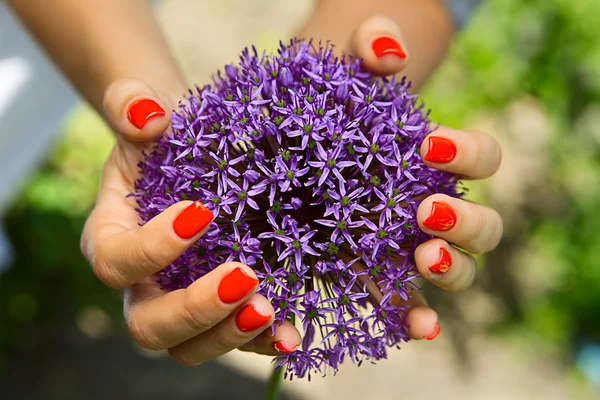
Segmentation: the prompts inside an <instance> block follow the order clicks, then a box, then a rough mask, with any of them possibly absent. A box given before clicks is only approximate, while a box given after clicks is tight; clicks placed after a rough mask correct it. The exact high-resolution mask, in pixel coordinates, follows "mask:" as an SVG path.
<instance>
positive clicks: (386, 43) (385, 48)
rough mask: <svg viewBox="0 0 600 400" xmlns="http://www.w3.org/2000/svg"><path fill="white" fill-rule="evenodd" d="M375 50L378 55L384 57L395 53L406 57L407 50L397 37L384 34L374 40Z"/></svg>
mask: <svg viewBox="0 0 600 400" xmlns="http://www.w3.org/2000/svg"><path fill="white" fill-rule="evenodd" d="M372 46H373V52H374V53H375V55H376V56H377V57H383V56H385V55H386V54H394V55H396V56H398V57H400V58H406V52H405V51H404V49H403V48H402V46H401V45H400V43H398V42H397V41H396V40H395V39H393V38H391V37H389V36H382V37H380V38H377V39H375V40H374V41H373V44H372Z"/></svg>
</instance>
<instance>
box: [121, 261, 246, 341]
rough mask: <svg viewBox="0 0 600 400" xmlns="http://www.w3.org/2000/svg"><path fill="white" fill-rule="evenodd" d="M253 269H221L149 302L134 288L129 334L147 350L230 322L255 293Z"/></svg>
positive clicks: (128, 311) (129, 297)
mask: <svg viewBox="0 0 600 400" xmlns="http://www.w3.org/2000/svg"><path fill="white" fill-rule="evenodd" d="M257 285H258V279H257V278H256V274H255V273H254V271H253V270H252V268H250V267H248V266H246V265H244V264H241V263H237V262H229V263H225V264H222V265H220V266H219V267H217V268H215V269H214V270H213V271H211V272H210V273H208V274H206V275H205V276H203V277H202V278H199V279H198V280H196V281H195V282H194V283H193V284H191V285H190V286H189V287H188V288H186V289H180V290H175V291H172V292H168V293H165V294H163V295H160V296H157V297H153V298H150V299H146V298H145V296H146V294H147V293H148V291H147V290H146V289H145V288H144V287H143V286H141V287H137V286H134V287H133V288H132V289H131V290H129V291H128V292H127V295H126V298H125V304H126V317H127V323H128V326H129V330H130V331H131V335H132V336H133V337H134V338H135V340H136V341H137V342H138V343H139V344H140V345H141V346H142V347H145V348H148V349H153V350H160V349H167V348H171V347H173V346H176V345H178V344H180V343H182V342H184V341H186V340H188V339H190V338H192V337H195V336H197V335H199V334H201V333H202V332H205V331H207V330H209V329H210V328H212V327H213V326H215V325H217V324H218V323H219V322H221V321H222V320H224V319H225V318H227V316H229V315H230V314H231V313H232V312H233V311H234V310H235V309H236V308H238V307H239V306H240V305H241V304H242V303H244V301H246V300H247V299H248V298H250V296H252V294H253V293H254V292H255V291H256V286H257Z"/></svg>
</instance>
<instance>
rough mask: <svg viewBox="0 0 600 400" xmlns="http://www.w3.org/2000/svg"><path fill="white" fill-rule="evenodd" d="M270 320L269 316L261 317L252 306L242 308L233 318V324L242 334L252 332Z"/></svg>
mask: <svg viewBox="0 0 600 400" xmlns="http://www.w3.org/2000/svg"><path fill="white" fill-rule="evenodd" d="M270 319H271V316H270V315H262V314H260V313H259V312H258V311H257V310H256V307H254V304H248V305H246V306H244V308H242V309H241V310H240V312H238V314H237V315H236V317H235V324H236V325H237V327H238V328H239V329H240V331H242V332H251V331H254V330H256V329H258V328H260V327H261V326H263V325H264V324H266V323H267V322H268V321H269V320H270Z"/></svg>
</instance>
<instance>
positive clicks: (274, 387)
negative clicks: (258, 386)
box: [266, 367, 284, 400]
mask: <svg viewBox="0 0 600 400" xmlns="http://www.w3.org/2000/svg"><path fill="white" fill-rule="evenodd" d="M283 371H284V368H283V367H282V368H279V369H275V370H273V373H272V374H271V377H270V378H269V381H268V382H267V396H266V400H279V399H280V398H281V382H282V381H283Z"/></svg>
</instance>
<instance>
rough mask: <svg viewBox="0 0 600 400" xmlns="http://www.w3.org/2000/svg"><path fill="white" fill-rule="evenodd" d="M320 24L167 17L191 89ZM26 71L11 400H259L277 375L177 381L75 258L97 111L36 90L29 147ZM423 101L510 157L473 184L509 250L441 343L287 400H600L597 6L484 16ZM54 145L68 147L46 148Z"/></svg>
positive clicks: (7, 204)
mask: <svg viewBox="0 0 600 400" xmlns="http://www.w3.org/2000/svg"><path fill="white" fill-rule="evenodd" d="M0 7H2V5H1V4H0ZM311 7H312V2H311V1H308V0H303V1H301V0H286V1H272V0H255V1H252V2H248V1H244V0H205V1H193V0H164V1H162V2H161V3H160V4H159V5H158V6H157V8H156V11H157V14H158V16H159V19H160V21H161V23H162V25H163V28H164V30H165V32H166V34H167V36H168V38H169V40H170V42H171V44H172V47H173V49H174V52H175V54H176V56H177V58H178V59H179V60H180V61H181V65H182V66H183V68H184V70H185V72H186V73H187V74H188V76H189V77H190V78H191V81H192V82H199V83H204V82H206V81H207V80H208V79H209V78H210V76H211V74H213V73H214V72H215V71H216V70H217V69H218V68H219V67H221V66H222V65H224V64H225V63H227V62H232V61H235V60H236V59H237V54H238V53H239V51H240V50H241V49H242V48H243V47H245V46H247V45H250V44H255V45H256V46H257V47H258V48H265V49H267V50H272V49H274V48H275V47H276V45H277V42H278V40H279V39H286V38H289V37H290V35H292V34H293V33H294V31H295V30H297V29H298V28H299V26H300V25H301V24H302V22H303V21H304V19H305V18H306V17H307V16H308V15H309V13H310V10H311ZM0 11H2V10H0ZM0 17H2V12H0ZM199 19H201V20H202V24H200V23H198V21H199ZM9 23H12V22H11V21H10V20H9V19H7V17H6V16H5V17H4V20H3V19H2V18H0V49H1V48H2V46H9V45H10V41H9V40H8V39H11V38H7V37H6V36H4V37H3V36H2V28H6V27H7V26H9V25H8V24H9ZM216 33H218V34H216ZM205 38H210V40H205ZM11 41H12V40H11ZM19 51H23V52H26V53H27V54H28V55H31V54H34V53H35V51H34V48H33V46H31V48H29V47H27V46H21V47H20V48H19ZM32 57H34V56H32ZM19 60H20V58H14V57H13V58H12V59H11V58H10V57H9V58H7V59H0V119H1V118H2V114H3V113H5V114H6V113H8V114H7V115H9V116H10V117H12V121H13V122H12V123H13V125H12V126H11V124H10V123H7V124H3V125H2V126H0V129H1V130H3V131H4V130H5V129H6V130H7V131H8V129H10V130H11V131H14V132H15V134H14V135H0V136H3V139H2V141H0V156H2V157H3V160H6V159H7V157H8V158H10V159H11V160H12V161H11V163H10V165H11V166H12V168H13V169H14V171H13V170H11V169H10V167H9V170H7V171H3V172H4V174H3V175H2V176H3V178H2V179H5V181H6V182H8V183H10V185H9V186H10V187H11V190H10V191H5V192H3V193H2V196H0V215H3V217H2V222H1V224H0V226H3V229H4V231H5V234H4V235H5V236H6V237H7V238H8V242H10V243H11V249H12V250H11V249H9V248H8V246H6V245H4V247H2V246H0V261H2V262H0V398H20V399H52V400H53V399H61V400H62V399H106V398H111V399H115V400H118V399H138V398H139V399H163V398H174V399H197V398H204V399H237V398H244V399H260V398H262V395H263V390H264V380H265V379H266V377H267V376H268V374H269V370H270V365H269V362H270V360H269V359H268V358H265V357H261V356H252V355H248V354H242V353H239V352H234V353H231V354H229V355H227V356H225V357H223V358H221V359H219V360H217V361H215V362H211V363H208V364H205V365H202V366H200V367H199V368H195V369H183V368H181V367H178V366H177V365H175V364H174V363H172V362H171V361H170V360H169V359H168V358H167V357H165V356H164V355H163V354H157V353H148V352H145V351H143V350H141V349H139V348H138V347H136V346H135V345H134V344H133V343H132V342H131V341H130V339H129V338H128V336H127V333H126V330H125V328H124V324H123V321H122V312H121V302H120V300H119V298H118V297H117V296H116V295H115V294H114V293H113V292H112V291H111V290H109V289H107V288H105V287H104V286H103V285H102V284H101V283H100V282H99V281H97V280H96V278H95V277H94V276H93V275H92V273H91V271H90V268H89V266H88V265H87V263H86V261H85V260H84V259H83V257H82V256H81V254H80V252H79V247H78V240H79V235H80V232H81V229H82V226H83V223H84V221H85V218H86V215H87V213H88V212H89V210H90V208H91V207H92V205H93V203H94V198H95V194H96V188H97V185H98V180H99V176H100V171H101V168H102V165H103V162H104V160H105V158H106V156H107V155H108V153H109V151H110V149H111V146H112V144H113V138H112V136H111V133H110V131H109V130H108V129H107V128H106V126H105V125H104V124H103V123H102V121H101V120H100V119H99V117H97V116H96V115H95V114H94V113H93V111H91V110H90V109H89V108H88V107H86V106H84V105H76V106H75V107H71V105H73V104H75V97H74V95H73V94H72V93H71V92H70V91H69V90H66V89H64V88H62V89H61V88H57V89H56V90H55V91H54V92H53V99H52V104H53V105H54V108H52V107H46V108H44V109H43V110H38V109H36V106H35V105H36V104H38V103H36V102H39V101H40V99H39V98H38V96H36V85H38V84H39V83H34V82H33V83H32V82H29V83H28V84H26V85H24V86H23V87H22V88H21V90H27V91H29V92H27V98H26V101H27V102H28V103H27V104H28V108H26V111H27V112H25V113H24V114H23V115H22V116H21V117H20V118H28V119H31V116H32V115H34V114H32V112H35V115H40V114H39V113H41V112H42V111H44V112H45V114H44V115H45V118H44V119H42V120H41V123H40V124H41V125H40V126H39V127H38V128H39V129H37V128H36V129H33V128H32V132H24V133H23V134H22V135H21V134H20V133H19V131H17V130H16V129H18V127H19V126H18V125H15V124H16V122H14V121H19V119H18V118H19V116H18V115H16V116H15V114H14V111H11V109H10V106H11V104H10V98H11V97H10V93H14V91H15V90H17V89H15V87H16V86H15V85H17V84H18V83H19V82H21V81H22V82H25V81H26V78H27V76H28V75H27V71H28V70H27V68H26V67H23V66H22V65H21V67H19V65H20V64H19V62H20V61H19ZM19 68H20V69H19ZM7 71H8V72H7ZM11 71H12V72H11ZM15 71H21V72H20V73H21V75H22V76H21V75H18V74H17V75H15V74H16V73H15ZM23 71H25V72H23ZM3 73H4V75H3ZM48 73H49V74H54V72H52V71H51V70H48ZM11 74H12V75H11ZM23 74H24V75H23ZM15 76H17V78H19V76H20V77H21V78H20V79H21V81H19V80H18V79H17V78H15ZM24 79H25V80H24ZM11 91H12V92H11ZM422 94H423V99H424V100H425V102H426V104H427V106H428V107H431V109H432V110H433V118H434V120H436V121H438V122H440V123H442V124H445V125H449V126H453V127H472V128H476V129H480V130H485V131H487V132H489V133H491V134H492V135H493V136H495V137H496V138H497V139H498V140H499V141H500V142H501V143H502V145H503V147H504V154H505V156H504V163H503V166H502V169H501V171H500V172H499V173H498V175H497V176H496V177H494V178H493V179H490V180H489V181H486V182H483V183H469V187H470V188H471V192H470V195H469V196H470V198H471V199H473V200H477V201H482V202H484V203H486V204H488V205H491V206H493V207H495V208H497V209H498V210H499V211H500V212H501V214H502V215H503V218H504V222H505V232H506V234H505V238H504V240H503V242H502V244H501V245H500V247H499V248H498V249H497V250H496V251H494V252H493V253H491V254H490V255H488V256H486V257H485V258H482V260H481V261H482V262H481V273H480V275H479V277H478V279H477V282H476V284H475V285H474V287H473V288H472V289H470V290H468V291H467V292H465V293H461V294H446V293H440V292H438V291H435V290H428V289H425V290H427V291H428V292H430V293H428V296H429V297H430V299H431V303H432V305H433V306H434V308H436V309H437V310H438V312H439V314H440V316H441V321H442V322H441V325H442V334H441V335H440V336H439V338H438V339H436V340H435V341H433V342H427V343H423V342H415V343H410V344H408V345H405V346H404V348H403V349H402V350H401V351H392V352H391V354H390V359H389V360H386V361H382V362H380V363H379V364H378V365H364V366H362V367H360V368H357V367H355V366H354V365H352V364H350V363H348V364H346V365H345V366H343V367H342V369H341V371H340V372H339V374H338V375H337V376H335V377H327V378H326V379H321V378H318V377H317V378H315V379H313V381H312V382H311V383H308V382H306V381H294V382H291V383H290V382H286V383H285V384H284V390H285V398H288V399H332V398H333V399H337V398H347V399H363V398H369V399H370V398H377V397H378V398H381V399H407V400H421V399H437V398H440V397H441V396H443V398H446V399H461V400H470V399H491V400H494V399H513V400H518V399H527V400H533V399H551V400H553V399H600V261H599V258H600V216H599V215H598V214H599V212H600V4H599V2H598V0H553V1H548V0H487V1H484V2H483V4H482V6H481V7H480V8H479V9H478V10H477V12H476V13H475V15H474V16H473V18H472V19H471V21H470V22H469V24H468V25H467V26H466V28H465V29H464V30H463V31H462V32H461V33H460V35H459V37H458V38H457V40H456V41H455V43H454V46H453V48H452V50H451V53H450V55H449V57H448V59H447V60H446V62H445V64H444V65H443V67H442V68H441V69H440V70H439V71H438V73H437V74H436V75H435V76H434V79H432V81H431V82H430V84H429V85H428V86H427V88H426V89H425V90H424V92H423V93H422ZM3 99H4V100H3ZM7 99H8V100H7ZM22 108H23V107H21V109H22ZM15 109H16V108H15ZM66 110H70V111H69V112H68V113H66V114H65V111H66ZM5 117H6V115H5ZM5 119H6V118H5ZM8 120H9V121H11V119H10V118H8ZM59 122H60V123H59ZM30 126H31V125H30ZM57 127H58V128H57ZM44 130H45V131H48V132H50V133H54V132H55V133H56V135H55V136H48V135H46V136H44V137H53V139H52V140H48V139H43V140H42V139H41V137H37V136H36V135H35V132H38V131H40V132H42V131H44ZM7 131H6V132H7ZM34 131H35V132H34ZM6 132H5V133H6ZM6 136H10V137H9V138H8V139H4V137H6ZM11 140H12V141H11ZM24 147H28V148H30V149H32V148H35V152H34V151H31V152H30V153H35V154H38V156H39V155H41V154H44V156H43V157H42V161H41V162H40V163H38V166H37V167H36V168H35V169H31V168H30V169H27V168H26V167H25V165H35V164H32V163H31V160H28V159H26V158H25V156H24V155H20V153H19V149H20V148H24ZM38 158H39V157H38ZM11 171H12V172H11ZM9 172H10V173H9ZM23 176H25V177H26V178H25V179H23ZM6 182H4V183H6ZM1 232H2V229H0V235H3V234H2V233H1ZM6 242H7V241H3V240H2V239H0V243H5V244H6ZM5 396H8V397H5Z"/></svg>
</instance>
